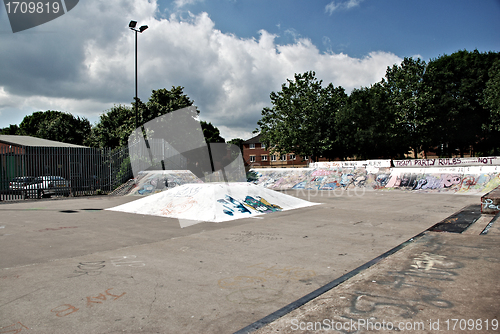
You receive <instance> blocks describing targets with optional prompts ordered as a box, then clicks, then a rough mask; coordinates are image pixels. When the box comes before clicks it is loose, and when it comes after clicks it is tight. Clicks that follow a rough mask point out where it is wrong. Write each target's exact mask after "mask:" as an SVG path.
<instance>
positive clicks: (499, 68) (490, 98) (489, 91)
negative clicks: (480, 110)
mask: <svg viewBox="0 0 500 334" xmlns="http://www.w3.org/2000/svg"><path fill="white" fill-rule="evenodd" d="M488 75H489V79H488V81H487V82H486V87H485V89H484V94H483V105H484V106H485V107H486V108H488V109H489V111H490V115H489V122H488V123H489V124H487V125H486V126H487V128H488V129H490V130H495V131H500V59H497V60H495V62H494V63H493V64H492V66H491V68H490V69H489V71H488Z"/></svg>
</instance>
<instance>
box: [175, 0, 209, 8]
mask: <svg viewBox="0 0 500 334" xmlns="http://www.w3.org/2000/svg"><path fill="white" fill-rule="evenodd" d="M203 1H204V0H175V1H174V4H175V7H177V8H182V7H184V6H187V5H194V4H195V3H197V2H203Z"/></svg>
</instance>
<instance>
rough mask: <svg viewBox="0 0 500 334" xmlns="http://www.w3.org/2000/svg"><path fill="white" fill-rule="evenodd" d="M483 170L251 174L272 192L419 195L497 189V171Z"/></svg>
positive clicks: (499, 175) (331, 170)
mask: <svg viewBox="0 0 500 334" xmlns="http://www.w3.org/2000/svg"><path fill="white" fill-rule="evenodd" d="M485 168H486V167H483V168H481V167H469V168H467V169H466V170H465V169H457V168H456V167H455V168H453V167H451V168H450V167H449V168H439V169H436V168H434V169H432V168H425V169H424V168H421V169H415V168H411V169H402V168H386V167H383V168H364V167H362V168H341V167H333V168H329V169H319V168H316V169H312V168H311V169H301V170H300V171H297V170H294V169H292V168H289V169H285V168H282V169H277V170H267V169H261V170H253V172H254V175H256V177H255V178H254V180H253V181H252V182H253V183H255V184H258V185H261V186H264V187H266V188H270V189H275V190H286V189H293V190H335V189H337V188H342V189H345V190H348V189H357V188H368V189H377V190H379V189H400V190H406V191H420V192H453V193H482V192H488V191H491V190H492V189H494V188H496V187H497V186H499V185H500V170H498V171H497V170H496V169H495V170H484V169H485Z"/></svg>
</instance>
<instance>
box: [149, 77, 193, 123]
mask: <svg viewBox="0 0 500 334" xmlns="http://www.w3.org/2000/svg"><path fill="white" fill-rule="evenodd" d="M183 89H184V88H183V87H180V86H177V87H174V86H172V89H170V90H167V89H166V88H162V89H158V90H153V92H152V94H151V97H150V98H149V101H148V103H147V104H146V106H140V107H139V109H142V113H141V122H139V123H140V124H139V125H141V124H144V123H146V122H148V121H150V120H152V119H155V118H156V117H158V116H162V115H165V114H167V113H169V112H172V111H175V110H178V109H182V108H186V107H190V106H192V105H193V103H194V102H193V101H191V100H190V99H189V97H188V96H187V95H185V94H184V92H183Z"/></svg>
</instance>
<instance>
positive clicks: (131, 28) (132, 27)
mask: <svg viewBox="0 0 500 334" xmlns="http://www.w3.org/2000/svg"><path fill="white" fill-rule="evenodd" d="M136 26H137V21H130V23H129V24H128V27H129V28H130V30H133V31H135V128H136V129H137V128H138V127H139V122H138V119H137V114H138V112H137V107H138V105H137V104H138V103H137V101H138V100H137V33H138V32H140V33H142V32H144V30H146V29H147V28H148V26H141V27H140V28H139V29H136V28H135V27H136Z"/></svg>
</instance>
